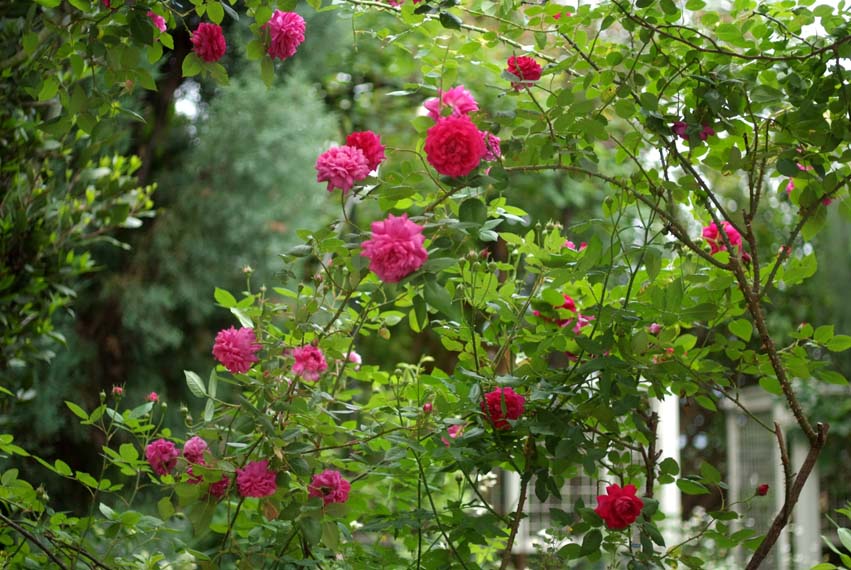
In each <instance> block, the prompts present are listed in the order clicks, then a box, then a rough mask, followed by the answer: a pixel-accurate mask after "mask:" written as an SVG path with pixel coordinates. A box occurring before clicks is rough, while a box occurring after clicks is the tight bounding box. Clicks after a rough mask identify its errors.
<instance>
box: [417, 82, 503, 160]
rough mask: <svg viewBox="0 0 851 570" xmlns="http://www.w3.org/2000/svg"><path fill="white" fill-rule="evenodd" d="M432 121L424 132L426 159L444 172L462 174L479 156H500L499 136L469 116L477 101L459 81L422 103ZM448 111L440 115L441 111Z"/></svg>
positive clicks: (495, 157)
mask: <svg viewBox="0 0 851 570" xmlns="http://www.w3.org/2000/svg"><path fill="white" fill-rule="evenodd" d="M423 106H424V107H425V108H426V109H427V110H428V116H429V117H431V118H432V119H434V120H435V124H434V126H433V127H431V128H430V129H429V130H428V132H426V141H425V149H424V150H425V153H426V159H427V160H428V162H429V164H431V165H432V166H433V167H434V169H435V170H437V171H438V172H439V173H440V174H443V175H444V176H466V175H468V174H470V173H471V172H473V170H475V169H476V168H477V167H478V166H479V164H480V163H481V161H482V160H488V161H493V160H497V159H498V158H500V157H501V156H502V150H501V149H500V146H499V143H500V141H499V138H498V137H496V136H495V135H493V134H492V133H488V132H486V131H480V130H479V128H478V127H477V126H476V125H475V124H474V123H473V121H472V119H470V117H469V115H470V113H475V112H476V111H478V110H479V104H478V103H477V102H476V100H475V99H474V98H473V95H472V94H471V93H470V92H469V91H467V89H466V88H465V87H464V86H463V85H458V86H457V87H453V88H452V89H450V90H448V91H445V92H438V97H437V98H434V99H428V100H426V102H425V103H424V104H423ZM444 110H448V111H449V115H448V116H444V114H443V111H444Z"/></svg>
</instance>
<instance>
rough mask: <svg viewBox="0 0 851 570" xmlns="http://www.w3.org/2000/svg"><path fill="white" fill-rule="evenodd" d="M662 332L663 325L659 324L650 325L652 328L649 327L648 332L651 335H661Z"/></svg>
mask: <svg viewBox="0 0 851 570" xmlns="http://www.w3.org/2000/svg"><path fill="white" fill-rule="evenodd" d="M661 331H662V325H660V324H659V323H650V326H648V327H647V332H649V333H650V334H659V333H660V332H661Z"/></svg>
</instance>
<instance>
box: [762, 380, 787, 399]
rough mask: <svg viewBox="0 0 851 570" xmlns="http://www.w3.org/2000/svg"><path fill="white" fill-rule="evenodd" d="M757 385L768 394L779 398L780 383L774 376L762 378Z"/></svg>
mask: <svg viewBox="0 0 851 570" xmlns="http://www.w3.org/2000/svg"><path fill="white" fill-rule="evenodd" d="M759 385H760V386H761V387H762V389H763V390H765V391H766V392H768V393H769V394H775V395H777V396H781V395H782V394H783V389H782V388H781V387H780V382H779V381H778V380H777V378H775V377H774V376H763V377H762V378H760V379H759Z"/></svg>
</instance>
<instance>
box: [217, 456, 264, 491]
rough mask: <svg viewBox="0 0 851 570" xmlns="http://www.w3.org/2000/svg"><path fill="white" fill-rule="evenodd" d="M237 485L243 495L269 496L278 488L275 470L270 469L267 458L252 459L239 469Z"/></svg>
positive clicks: (237, 471)
mask: <svg viewBox="0 0 851 570" xmlns="http://www.w3.org/2000/svg"><path fill="white" fill-rule="evenodd" d="M217 484H218V483H217ZM236 485H237V488H238V489H239V494H240V495H241V496H243V497H257V498H261V497H268V496H270V495H274V494H275V491H276V490H277V485H276V484H275V472H274V471H270V470H269V462H268V461H266V460H263V461H252V462H251V463H248V464H247V465H246V466H245V467H243V468H242V469H237V470H236ZM211 492H212V489H211Z"/></svg>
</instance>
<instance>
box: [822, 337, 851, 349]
mask: <svg viewBox="0 0 851 570" xmlns="http://www.w3.org/2000/svg"><path fill="white" fill-rule="evenodd" d="M825 346H826V347H827V349H828V350H829V351H831V352H842V351H844V350H848V349H849V348H851V336H848V335H844V334H838V335H836V336H835V337H833V338H832V339H830V340H829V341H827V343H826V344H825Z"/></svg>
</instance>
